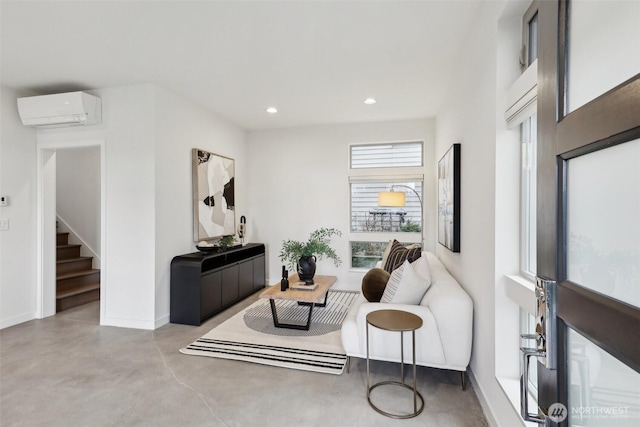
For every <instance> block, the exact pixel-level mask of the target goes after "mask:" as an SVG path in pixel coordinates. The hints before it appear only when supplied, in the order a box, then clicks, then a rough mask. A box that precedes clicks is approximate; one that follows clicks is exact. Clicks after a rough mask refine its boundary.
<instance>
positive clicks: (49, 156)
mask: <svg viewBox="0 0 640 427" xmlns="http://www.w3.org/2000/svg"><path fill="white" fill-rule="evenodd" d="M104 175H105V167H104V141H103V140H97V141H83V142H61V143H43V144H39V146H38V180H37V182H38V189H37V194H38V209H37V212H38V219H37V223H38V230H37V236H38V251H37V256H38V259H37V265H38V272H37V279H38V290H37V303H36V305H37V307H36V308H37V316H38V317H39V318H44V317H48V316H52V315H54V314H56V312H59V311H62V310H64V309H66V308H71V307H73V306H75V305H79V304H81V303H83V302H90V301H93V300H97V299H99V300H100V303H99V307H100V315H99V317H100V323H101V324H102V323H103V317H104V313H105V306H106V304H105V303H106V301H105V298H104V296H105V285H106V280H105V266H106V263H105V255H106V254H105V244H104V242H105V239H104V235H105V227H104V218H105V215H104V212H105V197H104V195H105V191H104V188H105V177H104ZM65 252H66V253H65ZM58 255H60V257H61V258H67V260H65V261H62V262H58V261H59V259H58ZM77 263H78V266H74V265H73V264H77Z"/></svg>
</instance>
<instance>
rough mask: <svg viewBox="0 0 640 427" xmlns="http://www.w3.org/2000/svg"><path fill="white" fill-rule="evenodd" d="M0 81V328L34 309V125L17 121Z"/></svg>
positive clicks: (13, 96)
mask: <svg viewBox="0 0 640 427" xmlns="http://www.w3.org/2000/svg"><path fill="white" fill-rule="evenodd" d="M28 95H29V94H20V93H17V92H15V91H13V90H11V89H9V88H6V87H4V86H0V195H3V196H8V197H9V206H7V207H0V218H6V219H8V220H9V230H7V231H0V328H5V327H8V326H12V325H15V324H18V323H21V322H25V321H27V320H30V319H33V318H34V317H35V312H36V286H35V281H36V210H35V205H36V185H35V182H36V162H35V159H36V141H37V137H36V131H35V130H34V129H32V128H27V127H24V126H22V123H21V122H20V118H19V117H18V109H17V106H16V99H17V98H19V97H20V96H28Z"/></svg>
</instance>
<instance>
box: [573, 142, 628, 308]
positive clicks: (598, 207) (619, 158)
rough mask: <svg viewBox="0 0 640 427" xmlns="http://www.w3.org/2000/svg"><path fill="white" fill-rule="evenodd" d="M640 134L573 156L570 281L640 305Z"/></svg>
mask: <svg viewBox="0 0 640 427" xmlns="http://www.w3.org/2000/svg"><path fill="white" fill-rule="evenodd" d="M639 219H640V139H637V140H635V141H631V142H627V143H625V144H620V145H616V146H614V147H611V148H606V149H604V150H599V151H596V152H594V153H590V154H587V155H584V156H580V157H576V158H574V159H571V160H569V161H568V166H567V231H566V232H567V235H568V239H567V280H570V281H572V282H574V283H579V284H580V286H583V287H586V288H589V289H591V290H593V291H596V292H598V293H600V294H603V295H605V296H608V297H611V298H615V299H617V300H618V301H623V302H626V303H628V304H631V305H634V306H635V307H640V286H638V284H639V283H640V267H639V266H640V220H639Z"/></svg>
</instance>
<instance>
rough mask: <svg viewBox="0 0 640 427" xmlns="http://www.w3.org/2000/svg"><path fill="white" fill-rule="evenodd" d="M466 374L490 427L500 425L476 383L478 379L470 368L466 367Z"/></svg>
mask: <svg viewBox="0 0 640 427" xmlns="http://www.w3.org/2000/svg"><path fill="white" fill-rule="evenodd" d="M467 375H468V377H469V381H470V382H471V384H472V385H473V391H475V392H476V396H478V401H479V402H480V406H481V407H482V412H483V413H484V416H485V417H486V419H487V422H488V423H489V425H490V426H491V427H500V426H499V425H498V422H497V421H496V419H495V418H494V417H493V413H492V412H491V408H490V407H489V404H488V403H487V399H486V398H485V396H484V393H483V392H482V389H481V388H480V386H479V385H478V380H476V377H475V375H474V374H473V371H472V370H471V368H469V369H467Z"/></svg>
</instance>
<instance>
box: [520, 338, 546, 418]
mask: <svg viewBox="0 0 640 427" xmlns="http://www.w3.org/2000/svg"><path fill="white" fill-rule="evenodd" d="M521 337H522V338H525V339H537V336H536V335H521ZM520 353H521V355H522V375H521V376H520V415H521V416H522V419H523V420H525V421H530V422H534V423H538V424H545V425H546V424H547V417H546V416H545V415H544V414H542V415H540V414H531V413H529V364H530V363H531V357H545V356H546V353H545V352H544V351H540V350H538V349H537V348H530V347H521V348H520Z"/></svg>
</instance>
